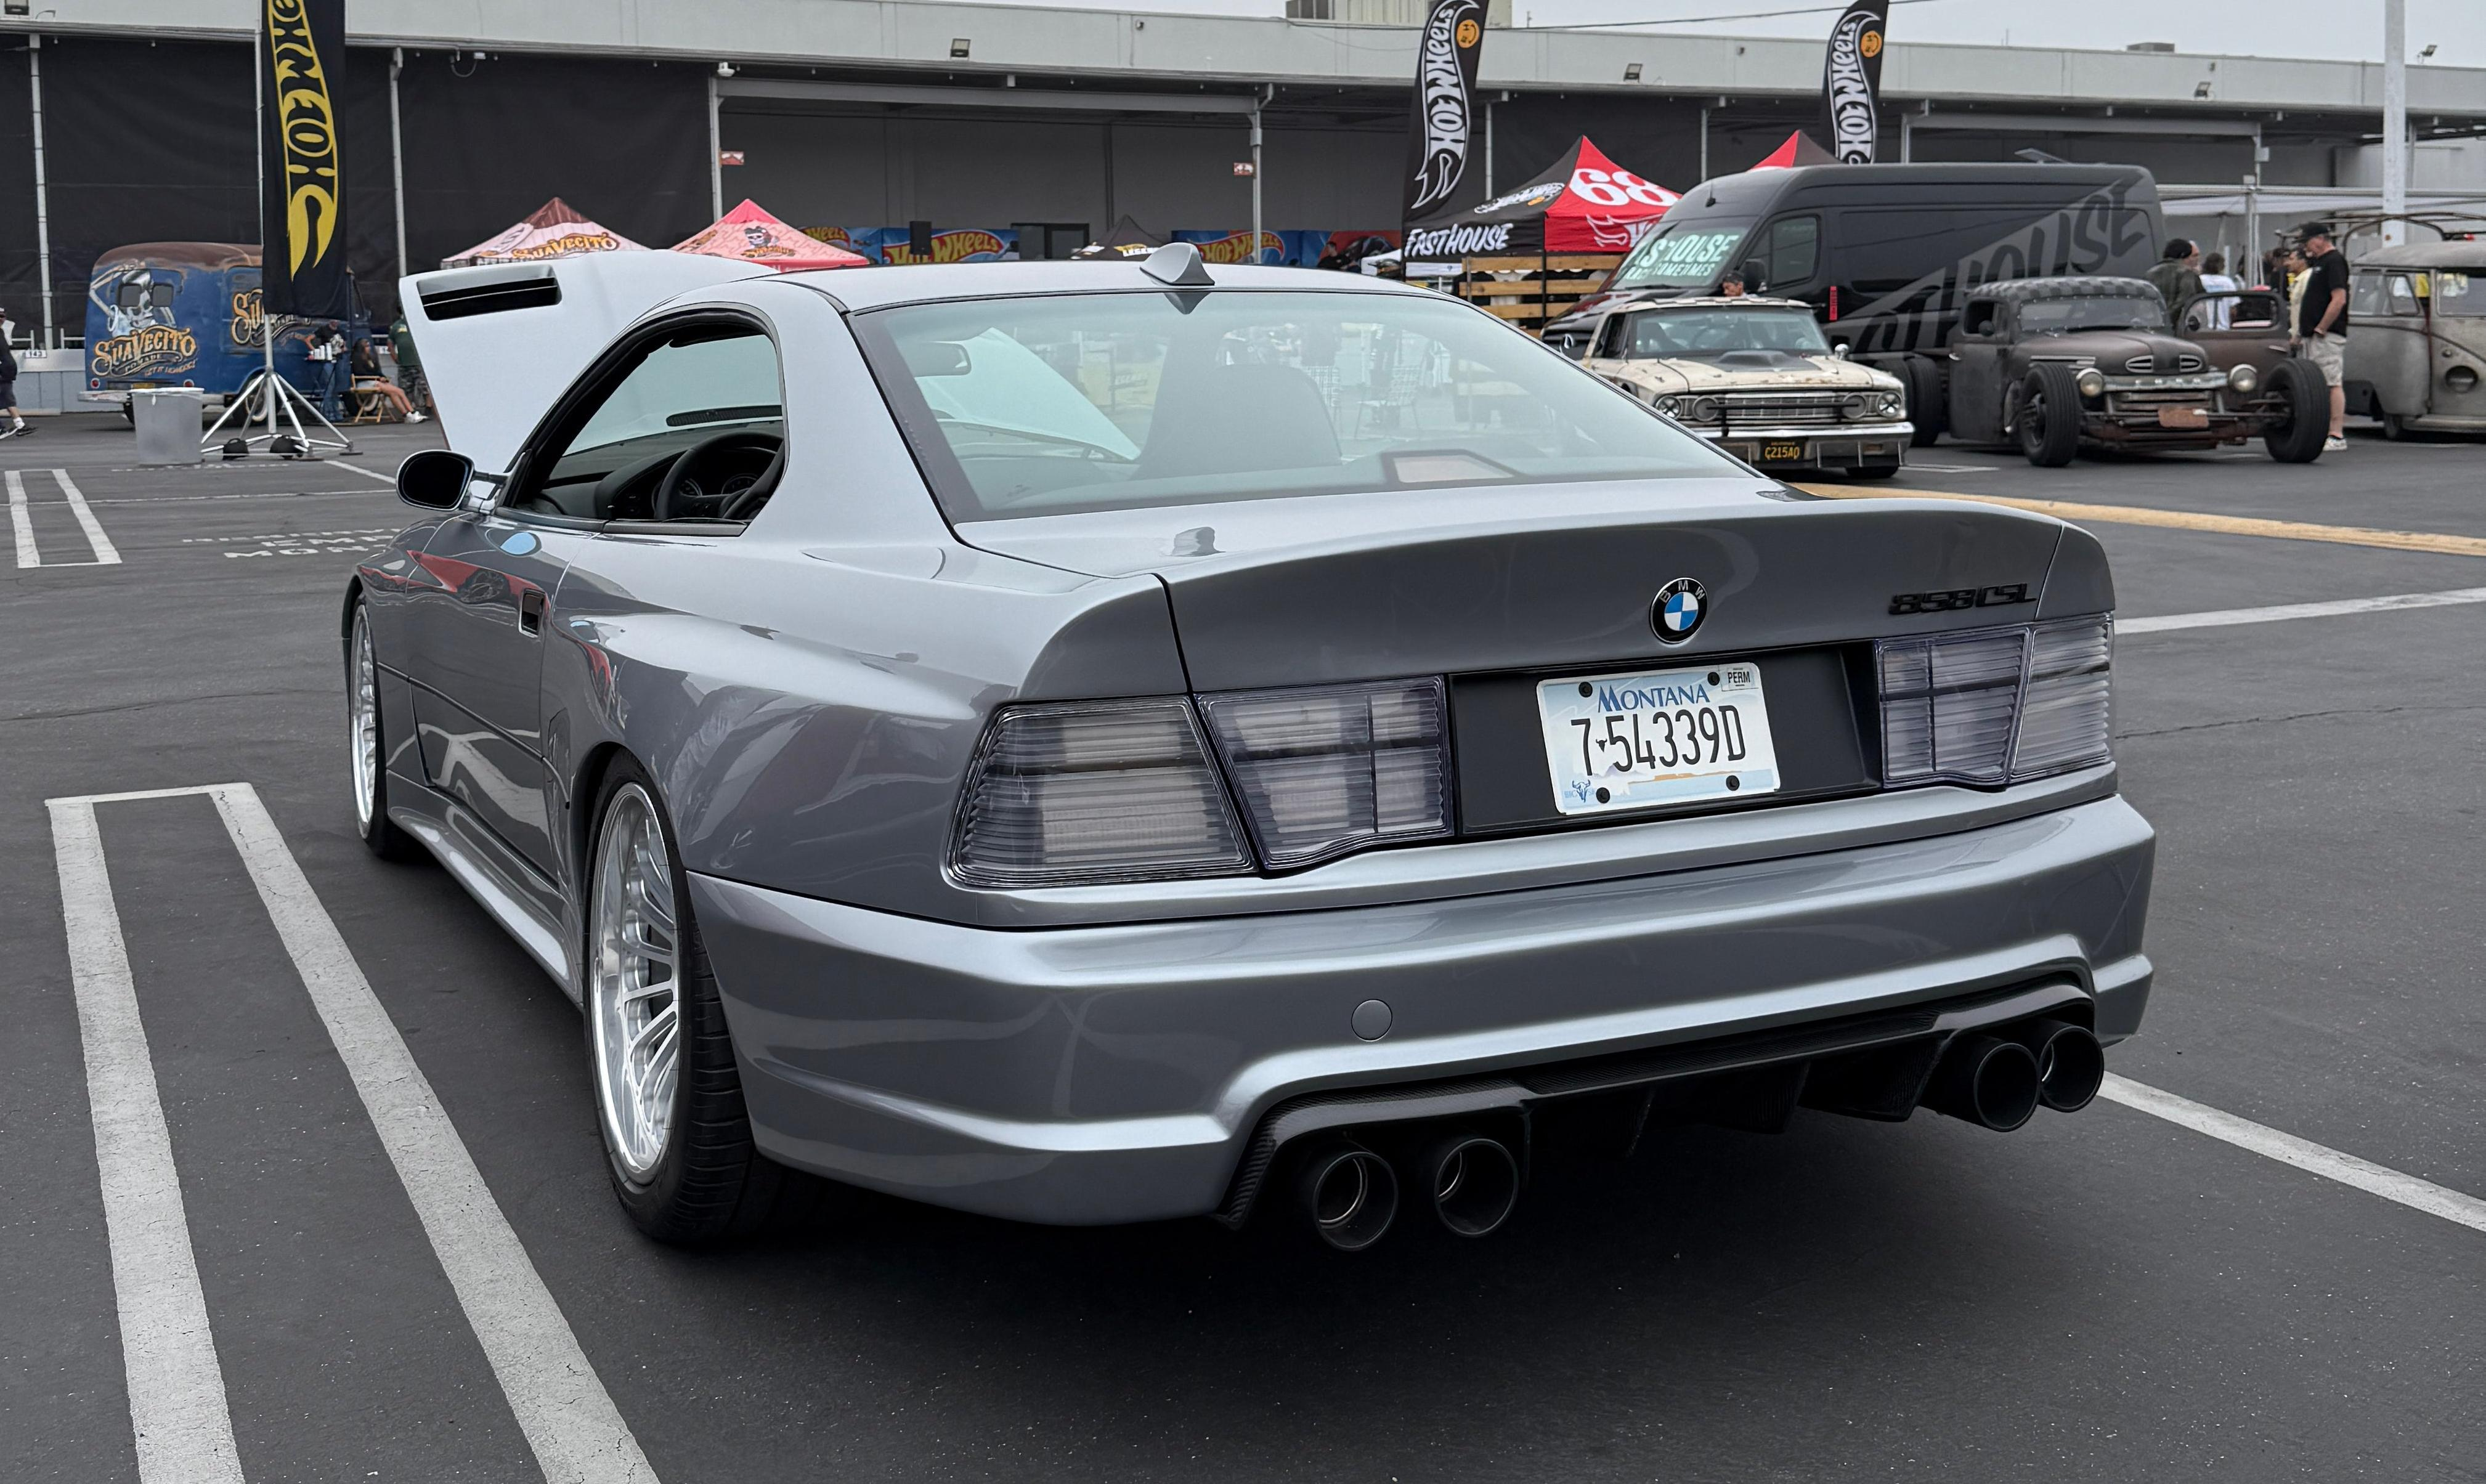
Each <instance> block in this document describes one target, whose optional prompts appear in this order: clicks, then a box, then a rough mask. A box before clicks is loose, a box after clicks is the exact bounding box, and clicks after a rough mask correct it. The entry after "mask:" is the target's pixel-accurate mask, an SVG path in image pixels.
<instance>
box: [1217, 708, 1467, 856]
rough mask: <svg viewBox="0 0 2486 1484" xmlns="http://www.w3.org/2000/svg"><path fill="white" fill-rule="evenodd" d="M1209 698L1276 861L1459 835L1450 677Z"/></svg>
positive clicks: (1233, 773)
mask: <svg viewBox="0 0 2486 1484" xmlns="http://www.w3.org/2000/svg"><path fill="white" fill-rule="evenodd" d="M1200 703H1201V707H1202V710H1204V711H1205V712H1206V713H1207V715H1208V727H1209V730H1210V732H1211V733H1212V734H1213V735H1214V736H1215V737H1216V739H1217V751H1218V756H1220V757H1221V758H1223V759H1224V761H1225V763H1226V771H1227V774H1228V776H1229V777H1230V778H1232V779H1233V781H1234V787H1235V791H1236V792H1237V793H1239V794H1240V795H1241V796H1242V800H1243V811H1244V814H1245V816H1246V817H1247V819H1248V820H1249V821H1250V824H1251V828H1252V838H1253V841H1254V843H1256V844H1257V845H1258V847H1259V850H1260V859H1261V860H1262V861H1264V862H1266V863H1267V864H1268V866H1270V868H1271V869H1273V870H1288V869H1292V868H1295V867H1298V866H1310V865H1312V864H1314V863H1316V862H1320V861H1326V860H1329V859H1331V858H1332V857H1335V856H1341V855H1345V854H1347V853H1348V852H1349V851H1353V850H1360V849H1362V848H1364V847H1365V846H1367V845H1377V844H1384V843H1396V842H1398V841H1402V840H1412V839H1423V838H1427V837H1435V836H1445V835H1448V834H1450V741H1449V728H1448V727H1447V726H1446V725H1445V722H1444V714H1445V711H1446V707H1445V704H1444V701H1443V690H1442V681H1441V680H1440V678H1439V677H1437V676H1436V677H1427V678H1424V679H1421V680H1394V681H1389V682H1386V683H1382V684H1377V685H1337V686H1319V687H1312V688H1306V689H1290V690H1273V691H1230V692H1227V693H1225V694H1223V695H1211V696H1202V698H1201V699H1200Z"/></svg>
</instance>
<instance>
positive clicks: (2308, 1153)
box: [2098, 1072, 2486, 1231]
mask: <svg viewBox="0 0 2486 1484" xmlns="http://www.w3.org/2000/svg"><path fill="white" fill-rule="evenodd" d="M2098 1096H2100V1097H2102V1098H2105V1099H2106V1100H2107V1101H2108V1102H2110V1103H2120V1104H2122V1105H2123V1106H2124V1107H2126V1108H2130V1109H2133V1110H2136V1111H2137V1112H2140V1113H2148V1114H2150V1115H2151V1116H2153V1117H2159V1118H2164V1119H2166V1120H2167V1121H2168V1122H2169V1123H2173V1124H2179V1125H2181V1126H2182V1127H2185V1128H2188V1129H2191V1130H2192V1131H2193V1132H2194V1133H2196V1134H2207V1135H2209V1136H2210V1137H2211V1138H2212V1139H2217V1140H2224V1141H2226V1142H2228V1143H2231V1144H2234V1145H2235V1146H2236V1147H2237V1148H2239V1149H2250V1150H2251V1151H2252V1152H2253V1153H2255V1154H2258V1155H2261V1156H2262V1157H2263V1158H2265V1159H2274V1160H2277V1161H2279V1163H2280V1164H2282V1165H2293V1166H2295V1167H2296V1168H2299V1169H2302V1170H2306V1171H2307V1172H2309V1173H2312V1174H2317V1175H2320V1176H2322V1177H2323V1178H2324V1179H2326V1180H2336V1181H2338V1182H2339V1183H2340V1184H2341V1185H2350V1186H2354V1187H2356V1188H2357V1189H2358V1190H2361V1191H2363V1192H2364V1193H2366V1194H2367V1195H2380V1196H2381V1197H2383V1198H2384V1199H2385V1200H2391V1201H2397V1202H2398V1203H2399V1204H2401V1205H2404V1206H2407V1207H2409V1208H2410V1209H2412V1210H2417V1211H2422V1212H2424V1213H2425V1214H2426V1215H2428V1216H2439V1217H2442V1218H2443V1219H2444V1220H2445V1221H2446V1222H2457V1223H2460V1224H2461V1225H2463V1226H2467V1227H2470V1228H2472V1229H2473V1230H2476V1231H2486V1200H2479V1199H2478V1198H2477V1197H2476V1196H2474V1195H2463V1194H2461V1193H2460V1192H2458V1191H2455V1190H2447V1189H2445V1187H2443V1186H2440V1185H2436V1184H2434V1183H2433V1182H2431V1181H2427V1180H2420V1179H2418V1178H2417V1176H2415V1175H2412V1174H2403V1173H2402V1172H2400V1171H2399V1170H2396V1169H2393V1168H2389V1166H2385V1165H2377V1164H2374V1163H2373V1162H2371V1161H2369V1160H2361V1159H2359V1158H2357V1157H2356V1156H2355V1155H2353V1154H2342V1153H2340V1152H2339V1151H2338V1150H2336V1149H2327V1148H2324V1147H2323V1146H2322V1145H2320V1144H2317V1143H2313V1142H2311V1141H2309V1140H2303V1139H2299V1138H2297V1137H2296V1136H2295V1135H2293V1134H2282V1133H2280V1132H2279V1130H2277V1129H2274V1128H2265V1127H2263V1126H2262V1125H2261V1124H2258V1123H2254V1122H2252V1121H2251V1120H2250V1119H2246V1118H2239V1117H2237V1116H2236V1115H2235V1114H2234V1113H2221V1112H2220V1111H2219V1110H2217V1109H2215V1108H2210V1107H2206V1106H2204V1105H2202V1104H2199V1103H2196V1102H2194V1101H2193V1100H2192V1099H2190V1098H2183V1097H2177V1096H2176V1095H2175V1094H2174V1093H2172V1092H2162V1091H2160V1090H2159V1089H2158V1088H2156V1087H2152V1086H2147V1085H2146V1084H2143V1083H2137V1082H2134V1081H2133V1080H2132V1079H2130V1078H2128V1077H2117V1076H2115V1075H2114V1074H2113V1073H2112V1072H2110V1073H2108V1074H2107V1079H2106V1086H2104V1087H2102V1088H2101V1089H2099V1092H2098Z"/></svg>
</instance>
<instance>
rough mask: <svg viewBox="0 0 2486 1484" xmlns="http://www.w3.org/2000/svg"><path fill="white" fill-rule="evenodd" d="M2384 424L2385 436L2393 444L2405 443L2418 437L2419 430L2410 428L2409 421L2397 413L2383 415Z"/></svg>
mask: <svg viewBox="0 0 2486 1484" xmlns="http://www.w3.org/2000/svg"><path fill="white" fill-rule="evenodd" d="M2382 424H2383V436H2384V437H2385V438H2388V439H2389V440H2390V441H2391V442H2393V443H2405V442H2407V441H2408V440H2409V439H2411V438H2414V437H2416V436H2417V429H2415V428H2413V427H2411V426H2409V425H2408V419H2406V418H2404V417H2401V416H2400V415H2399V414H2398V413H2396V412H2386V413H2384V414H2383V415H2382Z"/></svg>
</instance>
